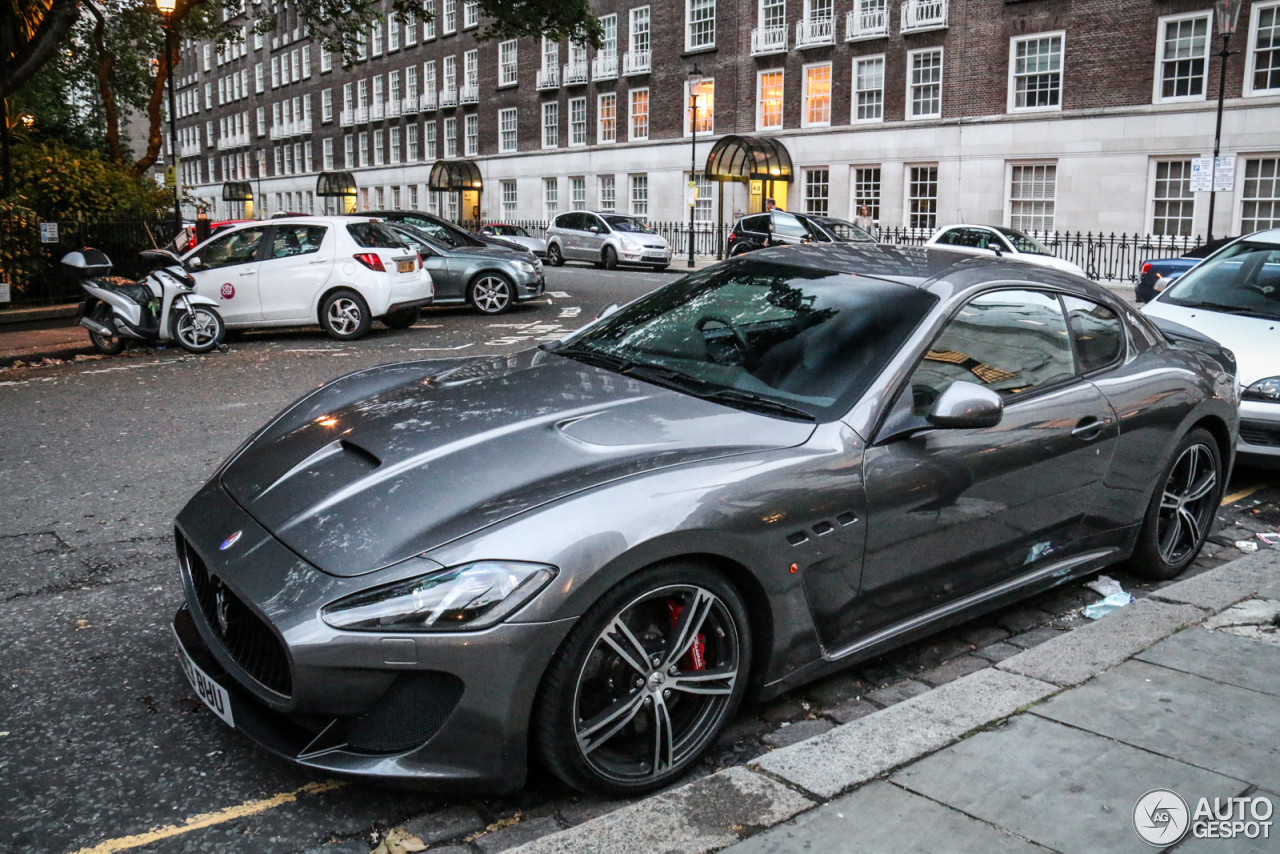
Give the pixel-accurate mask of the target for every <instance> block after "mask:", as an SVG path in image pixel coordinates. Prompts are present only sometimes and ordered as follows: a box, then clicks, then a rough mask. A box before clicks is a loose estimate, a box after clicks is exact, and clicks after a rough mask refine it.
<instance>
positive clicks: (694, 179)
mask: <svg viewBox="0 0 1280 854" xmlns="http://www.w3.org/2000/svg"><path fill="white" fill-rule="evenodd" d="M701 91H702V72H701V71H699V70H698V63H696V62H695V63H694V64H693V70H692V71H690V72H689V183H690V184H691V185H692V187H693V190H694V193H696V192H697V187H698V95H699V94H700V93H701ZM689 196H690V199H689V202H690V204H689V267H690V269H692V268H693V221H694V220H693V217H694V214H695V213H696V212H697V210H698V203H697V201H696V199H697V197H696V196H695V195H694V194H693V193H690V194H689Z"/></svg>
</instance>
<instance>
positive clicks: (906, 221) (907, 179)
mask: <svg viewBox="0 0 1280 854" xmlns="http://www.w3.org/2000/svg"><path fill="white" fill-rule="evenodd" d="M912 169H932V170H934V179H933V192H934V195H933V213H932V216H933V225H930V226H923V225H912V224H911V217H912V212H911V201H912V199H913V198H916V197H914V196H912V195H911V184H912V183H913V182H912V180H911V170H912ZM880 179H881V182H882V183H881V194H880V198H881V200H882V202H883V199H884V185H883V181H884V173H883V172H881V178H880ZM941 179H942V170H941V168H940V164H939V163H938V162H937V161H934V162H928V161H926V162H923V163H904V164H903V165H902V185H903V186H902V190H903V192H902V200H903V205H902V225H903V227H904V228H928V229H930V230H936V229H937V227H938V192H939V190H940V189H941V186H942V180H941ZM919 198H924V197H923V196H921V197H919Z"/></svg>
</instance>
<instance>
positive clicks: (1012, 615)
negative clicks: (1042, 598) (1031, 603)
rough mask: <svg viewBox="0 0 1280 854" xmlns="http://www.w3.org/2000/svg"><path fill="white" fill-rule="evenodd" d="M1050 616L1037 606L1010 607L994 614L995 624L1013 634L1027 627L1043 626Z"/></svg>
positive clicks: (1025, 629) (1023, 630)
mask: <svg viewBox="0 0 1280 854" xmlns="http://www.w3.org/2000/svg"><path fill="white" fill-rule="evenodd" d="M1052 616H1053V615H1052V614H1046V613H1045V612H1044V611H1041V610H1040V609H1039V608H1030V607H1026V606H1022V607H1018V608H1011V609H1010V610H1008V611H1005V612H1004V613H1002V614H998V615H996V624H997V625H999V626H1001V627H1003V628H1006V629H1008V630H1009V631H1011V632H1013V633H1014V634H1019V633H1021V632H1025V631H1027V630H1028V629H1034V628H1035V627H1036V626H1043V625H1044V624H1045V623H1047V622H1049V620H1050V619H1051V618H1052Z"/></svg>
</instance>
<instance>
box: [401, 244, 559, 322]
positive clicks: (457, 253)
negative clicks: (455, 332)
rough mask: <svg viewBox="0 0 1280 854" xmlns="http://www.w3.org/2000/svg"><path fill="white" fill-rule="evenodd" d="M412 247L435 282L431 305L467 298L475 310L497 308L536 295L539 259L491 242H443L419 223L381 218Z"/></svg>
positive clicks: (541, 280) (541, 285) (540, 281)
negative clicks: (413, 224) (481, 244)
mask: <svg viewBox="0 0 1280 854" xmlns="http://www.w3.org/2000/svg"><path fill="white" fill-rule="evenodd" d="M387 227H388V228H391V229H393V230H395V231H396V232H397V233H398V234H400V235H401V237H402V238H403V239H404V240H405V241H406V242H408V244H409V245H410V246H411V247H412V248H413V249H414V250H415V251H416V252H417V253H418V257H419V258H420V259H421V260H422V266H423V267H424V268H425V269H426V270H427V271H428V272H429V273H430V274H431V280H432V281H433V282H434V283H435V288H436V295H435V304H436V305H464V304H469V305H471V306H472V307H474V308H475V310H476V311H478V312H480V313H481V314H501V313H502V312H504V311H506V310H507V309H509V308H511V306H512V305H514V304H515V303H517V302H527V301H528V300H531V299H536V298H538V297H540V296H542V292H543V291H544V290H545V289H546V284H547V283H546V278H545V277H544V276H543V272H542V261H540V260H538V259H537V258H535V257H530V256H529V255H528V254H527V253H521V254H519V255H516V254H515V253H513V252H510V251H509V250H507V249H503V248H501V247H496V246H446V245H445V244H443V243H441V242H439V241H437V240H436V239H435V238H433V237H431V236H430V235H428V234H427V233H426V232H424V231H423V230H421V229H418V228H415V227H413V226H411V225H407V224H405V223H398V222H397V223H387Z"/></svg>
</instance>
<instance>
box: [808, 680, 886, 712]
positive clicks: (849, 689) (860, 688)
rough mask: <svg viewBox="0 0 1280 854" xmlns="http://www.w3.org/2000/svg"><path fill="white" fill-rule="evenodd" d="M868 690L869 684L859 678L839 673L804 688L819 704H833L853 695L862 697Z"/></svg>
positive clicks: (853, 696) (851, 697) (869, 688)
mask: <svg viewBox="0 0 1280 854" xmlns="http://www.w3.org/2000/svg"><path fill="white" fill-rule="evenodd" d="M870 690H871V686H870V685H868V684H867V683H866V682H863V681H862V680H861V679H858V678H856V677H854V676H851V675H848V674H844V673H839V674H836V675H835V676H831V677H828V678H826V679H823V680H822V681H821V682H818V683H815V684H814V685H811V686H809V687H808V688H805V694H807V695H808V696H809V699H811V700H813V701H814V702H816V703H818V704H819V705H821V706H834V705H836V704H837V703H843V702H845V701H846V700H851V699H854V698H855V697H862V696H864V695H866V693H867V692H868V691H870Z"/></svg>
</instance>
